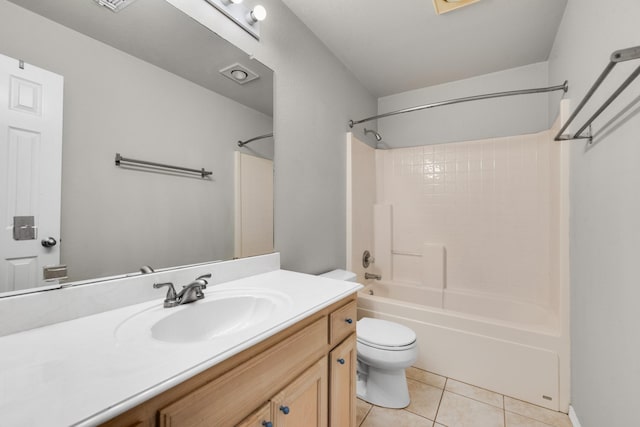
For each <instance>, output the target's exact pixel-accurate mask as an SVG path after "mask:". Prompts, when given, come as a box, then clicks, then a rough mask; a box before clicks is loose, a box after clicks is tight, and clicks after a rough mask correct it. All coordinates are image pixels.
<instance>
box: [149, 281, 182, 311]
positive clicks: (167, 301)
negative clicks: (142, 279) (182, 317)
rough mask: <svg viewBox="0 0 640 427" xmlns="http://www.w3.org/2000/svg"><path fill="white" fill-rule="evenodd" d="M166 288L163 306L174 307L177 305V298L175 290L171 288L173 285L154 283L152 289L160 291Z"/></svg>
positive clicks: (169, 283)
mask: <svg viewBox="0 0 640 427" xmlns="http://www.w3.org/2000/svg"><path fill="white" fill-rule="evenodd" d="M164 286H166V287H168V288H169V289H167V296H166V297H165V298H164V306H165V307H174V306H176V305H177V304H178V296H177V295H176V289H175V288H174V287H173V283H171V282H166V283H154V284H153V287H154V288H155V289H160V288H162V287H164Z"/></svg>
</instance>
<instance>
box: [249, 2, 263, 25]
mask: <svg viewBox="0 0 640 427" xmlns="http://www.w3.org/2000/svg"><path fill="white" fill-rule="evenodd" d="M249 15H250V16H251V19H252V20H253V22H258V21H264V20H265V18H266V17H267V9H265V8H264V6H261V5H257V6H256V7H254V8H253V10H252V11H251V13H250V14H249Z"/></svg>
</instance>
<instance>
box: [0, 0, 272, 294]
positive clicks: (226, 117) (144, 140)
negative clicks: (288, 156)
mask: <svg viewBox="0 0 640 427" xmlns="http://www.w3.org/2000/svg"><path fill="white" fill-rule="evenodd" d="M116 3H118V2H116ZM125 3H130V4H129V5H127V6H126V7H125V8H124V9H122V10H120V11H118V12H117V13H114V12H112V11H111V10H109V9H108V8H106V7H103V6H100V5H98V4H97V2H96V1H94V0H56V1H43V0H11V1H8V0H0V54H2V55H4V56H6V57H10V58H15V59H16V66H18V60H21V61H24V64H25V67H26V69H28V68H29V67H30V66H35V67H39V68H42V69H44V70H47V71H49V72H52V73H55V74H58V75H60V76H62V77H63V78H64V91H63V93H64V99H63V106H64V109H63V111H64V118H63V122H62V126H63V131H62V153H61V154H62V168H61V181H62V190H61V219H60V231H59V235H57V236H56V235H52V236H49V233H47V231H46V230H42V229H39V230H37V233H35V234H37V236H36V238H35V240H36V241H37V242H38V243H39V242H40V241H41V240H44V239H47V238H48V237H54V238H55V237H57V238H56V239H55V240H56V241H57V244H56V245H54V246H53V247H49V248H46V250H47V251H50V252H51V251H54V252H55V251H58V252H59V263H60V264H63V265H66V266H67V271H68V279H66V280H65V279H63V280H61V281H60V283H69V282H76V281H83V282H84V281H87V280H90V279H95V278H102V277H106V276H114V275H121V274H129V273H137V272H138V271H139V268H140V267H141V266H143V265H149V266H152V267H153V268H155V269H159V268H166V267H172V266H178V265H185V264H194V263H199V262H206V261H212V260H223V259H230V258H232V257H233V256H234V152H235V151H242V152H245V153H249V154H254V155H256V156H258V157H263V158H268V159H272V158H273V146H274V140H273V138H270V139H264V140H261V141H259V142H256V143H253V144H251V145H247V146H245V147H243V148H239V147H238V146H237V142H238V141H239V140H247V139H250V138H252V137H255V136H258V135H264V134H267V133H270V132H272V130H273V127H272V108H273V72H272V71H271V70H270V69H269V68H268V67H266V66H265V65H263V64H261V63H260V62H258V61H256V60H255V59H253V58H251V57H250V56H249V55H247V54H246V53H245V52H243V51H241V50H240V49H238V48H237V47H235V46H233V45H231V44H230V43H229V42H227V41H226V40H224V39H222V38H221V37H219V36H217V35H216V34H214V33H212V32H211V31H210V30H208V29H206V28H205V27H203V26H201V25H200V24H199V23H197V22H196V21H194V20H192V19H191V18H190V17H188V16H186V15H185V14H183V13H182V12H181V11H179V10H178V9H176V8H175V7H173V6H172V5H171V4H169V3H167V2H166V1H164V0H135V1H131V2H125ZM211 13H218V12H217V11H215V9H213V8H212V10H211ZM234 64H240V65H241V66H243V67H245V69H248V70H249V71H250V72H252V73H255V74H256V75H257V76H258V78H257V79H255V80H253V81H250V82H247V83H245V84H239V83H238V82H236V81H234V80H232V79H231V78H229V77H227V76H225V75H223V74H221V73H220V70H223V69H225V68H227V67H230V66H234ZM116 153H119V154H120V155H121V156H123V157H127V158H132V159H140V160H144V161H150V162H155V163H162V164H168V165H175V166H181V167H187V168H194V169H201V168H203V169H206V170H208V171H211V172H212V175H210V176H207V177H205V178H203V177H201V176H200V175H198V174H189V173H182V172H179V171H170V170H166V169H163V168H160V169H157V168H156V169H153V168H148V167H137V166H133V165H129V166H126V165H124V164H122V165H121V166H120V167H118V166H116V164H115V156H116ZM3 154H4V153H3ZM0 203H2V204H3V206H0V209H4V210H5V211H7V209H6V206H7V204H8V202H6V201H2V202H0ZM36 223H37V219H36ZM5 225H6V227H5V228H6V233H7V234H8V233H10V228H11V227H13V224H11V225H9V224H5ZM43 245H44V244H43ZM5 258H6V257H5ZM36 274H37V275H38V276H41V275H42V271H41V269H40V270H36ZM40 278H41V277H40ZM53 286H56V285H53ZM46 287H47V285H46V284H45V286H44V287H40V288H35V289H36V290H38V289H44V288H46ZM1 290H2V289H0V291H1ZM5 291H6V289H5ZM9 291H10V292H9V293H7V292H5V293H4V294H2V293H0V296H2V295H5V296H6V295H10V294H13V293H15V292H11V290H9Z"/></svg>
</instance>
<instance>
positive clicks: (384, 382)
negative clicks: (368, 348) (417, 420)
mask: <svg viewBox="0 0 640 427" xmlns="http://www.w3.org/2000/svg"><path fill="white" fill-rule="evenodd" d="M356 384H357V385H356V394H357V396H358V398H360V399H362V400H364V401H365V402H369V403H371V404H373V405H376V406H382V407H383V408H392V409H401V408H406V407H407V406H409V403H410V402H411V399H410V397H409V388H408V386H407V378H406V376H405V372H404V369H392V370H386V369H378V368H374V367H371V366H366V365H364V364H362V363H358V377H357V383H356Z"/></svg>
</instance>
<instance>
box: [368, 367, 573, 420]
mask: <svg viewBox="0 0 640 427" xmlns="http://www.w3.org/2000/svg"><path fill="white" fill-rule="evenodd" d="M407 383H408V384H409V394H410V395H411V404H410V405H409V406H408V407H406V408H405V409H386V408H380V407H378V406H373V405H371V404H369V403H367V402H364V401H362V400H360V399H358V416H357V423H356V425H357V426H358V427H383V426H384V427H388V426H392V427H572V425H571V421H569V417H568V416H567V415H565V414H562V413H560V412H554V411H550V410H548V409H545V408H541V407H539V406H536V405H532V404H530V403H526V402H522V401H520V400H516V399H513V398H511V397H509V396H503V395H501V394H497V393H494V392H492V391H489V390H485V389H482V388H479V387H475V386H472V385H469V384H465V383H462V382H459V381H456V380H453V379H451V378H445V377H442V376H440V375H436V374H432V373H431V372H427V371H423V370H421V369H417V368H409V369H407Z"/></svg>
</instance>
